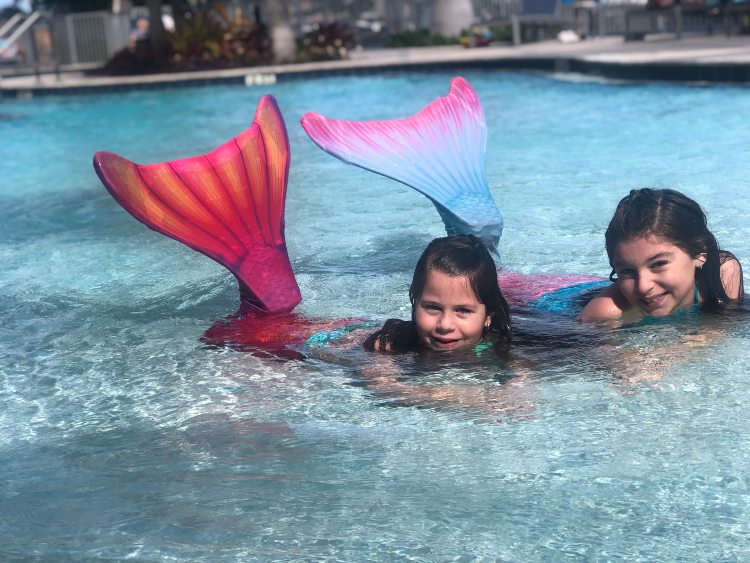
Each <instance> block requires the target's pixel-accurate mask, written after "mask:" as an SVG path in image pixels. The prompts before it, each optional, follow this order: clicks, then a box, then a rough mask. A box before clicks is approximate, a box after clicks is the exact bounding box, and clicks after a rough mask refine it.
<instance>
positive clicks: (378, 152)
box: [302, 77, 503, 250]
mask: <svg viewBox="0 0 750 563" xmlns="http://www.w3.org/2000/svg"><path fill="white" fill-rule="evenodd" d="M302 127H303V128H304V129H305V131H306V132H307V134H308V135H309V136H310V138H311V139H312V140H313V141H315V143H317V145H318V146H320V148H322V149H323V150H324V151H326V152H327V153H329V154H332V155H333V156H335V157H336V158H338V159H340V160H342V161H344V162H346V163H349V164H355V165H357V166H360V167H362V168H365V169H366V170H370V171H372V172H376V173H377V174H382V175H383V176H387V177H389V178H392V179H394V180H396V181H398V182H401V183H403V184H406V185H407V186H410V187H412V188H414V189H415V190H417V191H418V192H420V193H422V194H424V195H425V196H427V197H428V198H429V199H430V200H431V201H432V203H434V204H435V207H436V208H437V210H438V213H440V216H441V218H442V219H443V222H444V223H445V229H446V231H448V234H463V233H471V234H474V235H476V236H478V237H479V238H481V239H482V240H483V241H484V242H485V244H487V246H488V247H489V248H490V249H491V250H495V249H496V247H497V243H498V241H499V240H500V235H501V234H502V230H503V218H502V215H501V214H500V210H499V209H498V208H497V205H496V204H495V201H494V200H493V199H492V196H491V195H490V191H489V187H488V186H487V178H486V177H485V173H484V153H485V148H486V145H487V127H486V125H485V121H484V110H483V109H482V104H481V103H480V101H479V98H478V97H477V94H476V92H474V90H473V88H472V87H471V85H470V84H469V83H468V82H467V81H466V80H464V79H463V78H460V77H457V78H453V79H452V80H451V84H450V92H449V93H448V95H447V96H445V97H442V98H438V99H437V100H435V101H434V102H432V103H431V104H429V105H428V106H427V107H425V108H424V109H423V110H421V111H420V112H419V113H417V114H416V115H413V116H411V117H407V118H406V119H399V120H391V121H337V120H335V119H328V118H327V117H324V116H322V115H320V114H317V113H308V114H305V115H304V116H303V117H302Z"/></svg>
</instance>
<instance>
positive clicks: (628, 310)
mask: <svg viewBox="0 0 750 563" xmlns="http://www.w3.org/2000/svg"><path fill="white" fill-rule="evenodd" d="M605 241H606V248H607V255H608V256H609V263H610V265H611V266H612V273H611V274H610V280H611V281H612V282H613V283H612V285H610V286H608V287H607V288H606V289H604V290H603V291H602V292H601V293H600V294H599V295H597V296H596V297H594V299H592V300H591V301H590V302H589V303H588V304H587V305H586V307H584V309H583V311H582V312H581V314H580V318H581V319H582V320H584V321H601V320H608V319H621V320H623V321H625V322H629V321H635V320H638V319H639V318H641V317H643V316H654V317H663V316H666V315H669V314H671V313H674V312H675V311H677V310H679V309H682V308H685V307H690V306H700V307H701V308H703V309H722V308H725V307H728V306H731V305H734V304H737V303H740V302H741V301H742V299H743V295H744V287H743V282H742V267H741V266H740V263H739V261H738V260H737V258H735V256H734V255H733V254H732V253H731V252H727V251H725V250H720V249H719V245H718V243H717V242H716V238H715V237H714V235H713V234H712V233H711V231H710V230H709V229H708V226H707V222H706V216H705V214H704V212H703V210H702V209H701V207H700V206H699V205H698V204H697V203H696V202H695V201H693V200H692V199H690V198H688V197H687V196H685V195H683V194H681V193H680V192H677V191H674V190H656V189H649V188H644V189H640V190H632V191H631V192H630V194H629V195H627V196H626V197H624V198H623V199H622V200H621V201H620V203H619V204H618V206H617V209H616V210H615V214H614V216H613V217H612V220H611V221H610V223H609V227H607V232H606V234H605Z"/></svg>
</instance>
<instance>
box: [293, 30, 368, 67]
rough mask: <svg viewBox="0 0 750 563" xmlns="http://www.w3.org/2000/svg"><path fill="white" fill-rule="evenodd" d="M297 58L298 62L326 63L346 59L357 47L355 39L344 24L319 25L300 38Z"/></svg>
mask: <svg viewBox="0 0 750 563" xmlns="http://www.w3.org/2000/svg"><path fill="white" fill-rule="evenodd" d="M298 41H299V46H298V52H297V57H298V59H299V60H300V61H326V60H335V59H348V58H349V53H350V52H351V50H352V49H354V48H355V47H356V46H357V38H356V36H355V35H354V31H353V30H352V28H351V26H350V25H349V24H346V23H341V22H333V23H321V24H318V25H317V26H316V28H315V29H313V30H312V31H310V32H309V33H306V34H305V35H304V36H302V38H301V39H299V40H298Z"/></svg>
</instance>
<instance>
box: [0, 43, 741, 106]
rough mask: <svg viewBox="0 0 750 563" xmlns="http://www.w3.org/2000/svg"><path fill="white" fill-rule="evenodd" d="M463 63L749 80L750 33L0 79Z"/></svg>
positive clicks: (75, 86)
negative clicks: (141, 71)
mask: <svg viewBox="0 0 750 563" xmlns="http://www.w3.org/2000/svg"><path fill="white" fill-rule="evenodd" d="M447 68H450V69H456V70H458V71H460V69H462V68H467V69H472V68H486V69H516V70H535V71H543V72H572V73H581V74H586V75H593V76H596V77H601V78H606V79H615V80H636V81H651V80H673V81H682V82H734V83H750V37H724V36H693V37H683V38H682V39H679V40H678V39H674V38H673V36H665V37H663V38H658V37H657V38H652V39H650V40H647V41H634V42H625V41H623V39H622V38H621V37H606V38H596V39H591V40H587V41H581V42H579V43H570V44H563V43H559V42H557V41H545V42H540V43H529V44H525V45H520V46H517V47H513V46H491V47H484V48H475V49H465V48H463V47H460V46H455V45H453V46H444V47H415V48H404V49H367V50H361V51H358V52H355V53H353V54H352V57H351V58H350V59H349V60H345V61H325V62H315V63H302V64H288V65H268V66H256V67H245V68H235V69H226V70H211V71H195V72H177V73H165V74H148V75H138V76H118V77H113V76H101V75H91V74H86V73H85V72H82V71H66V72H61V73H60V74H59V75H56V74H42V75H40V76H34V75H31V76H5V77H2V78H0V96H7V97H34V96H38V95H45V94H70V93H84V92H106V91H119V90H130V89H142V88H159V87H170V86H192V85H202V84H221V83H224V84H246V85H248V86H253V85H259V86H262V85H267V84H271V83H274V82H276V81H281V80H290V79H291V80H293V79H302V78H307V77H313V76H326V75H346V74H372V73H374V72H383V71H408V70H419V71H425V70H431V69H435V70H442V69H447Z"/></svg>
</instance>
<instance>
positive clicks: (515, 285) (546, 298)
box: [498, 271, 612, 317]
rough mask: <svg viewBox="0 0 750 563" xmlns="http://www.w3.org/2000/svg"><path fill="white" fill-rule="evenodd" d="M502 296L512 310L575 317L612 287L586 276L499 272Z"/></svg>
mask: <svg viewBox="0 0 750 563" xmlns="http://www.w3.org/2000/svg"><path fill="white" fill-rule="evenodd" d="M498 282H499V283H500V287H501V288H502V290H503V295H505V298H506V299H507V300H508V303H509V304H510V305H511V306H512V307H520V308H525V309H536V310H540V311H545V312H547V313H554V314H558V315H564V316H568V317H576V316H578V313H580V312H581V311H582V310H583V307H584V306H585V304H586V302H587V301H588V300H589V299H590V298H591V297H592V296H593V294H594V293H598V292H599V291H601V290H602V289H604V288H605V287H607V286H608V285H609V284H610V283H612V282H610V281H609V280H608V279H605V278H601V277H598V276H588V275H585V274H519V273H515V272H507V271H501V272H498Z"/></svg>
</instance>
